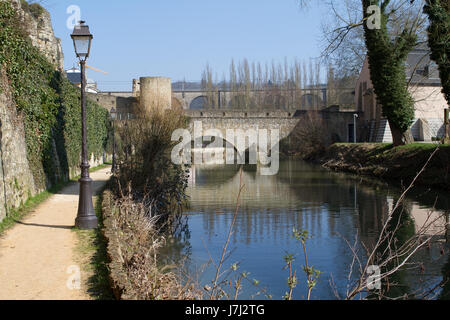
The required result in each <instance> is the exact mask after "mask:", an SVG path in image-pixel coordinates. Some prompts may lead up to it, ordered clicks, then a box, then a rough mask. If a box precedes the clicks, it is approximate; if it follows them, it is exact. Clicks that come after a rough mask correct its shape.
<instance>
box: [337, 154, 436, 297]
mask: <svg viewBox="0 0 450 320" xmlns="http://www.w3.org/2000/svg"><path fill="white" fill-rule="evenodd" d="M438 150H439V148H436V150H434V152H433V153H432V154H431V155H430V157H429V158H428V160H427V162H426V163H425V164H424V166H423V167H422V169H421V170H420V172H418V173H417V175H416V176H415V178H414V179H413V181H412V182H411V183H410V185H409V186H408V187H407V188H406V189H405V190H404V192H403V193H402V194H401V195H400V197H399V199H398V200H397V201H396V203H395V205H394V206H393V208H392V209H391V210H390V211H389V213H388V215H387V217H386V220H385V221H384V223H383V226H382V229H381V231H380V234H379V236H378V238H377V241H376V244H375V245H374V246H373V248H371V249H370V250H368V249H367V248H366V250H367V260H366V262H365V263H363V262H362V261H361V260H360V258H359V253H358V250H357V249H356V243H357V241H356V242H355V244H354V245H353V246H352V245H350V244H349V242H348V241H347V240H345V241H346V243H347V245H348V246H349V248H350V250H351V251H352V254H353V261H352V264H351V267H350V273H349V279H350V278H351V275H352V274H353V269H354V265H355V263H357V264H358V266H359V273H360V276H359V279H358V280H357V281H356V283H355V284H354V285H353V287H352V289H351V290H348V291H347V295H346V299H348V300H352V299H354V298H355V297H356V295H358V294H361V293H369V292H372V293H374V291H373V289H374V288H373V287H372V281H371V279H373V276H372V274H370V272H369V270H370V269H371V268H372V267H373V266H376V268H378V269H379V270H380V273H379V274H378V276H376V281H378V282H379V283H380V284H381V283H382V282H385V283H388V279H389V277H391V276H392V275H393V274H395V273H397V272H398V271H399V270H402V269H404V268H405V267H407V266H410V265H411V262H410V260H411V258H412V257H413V256H414V255H415V254H416V253H417V252H418V251H419V250H420V249H421V248H423V247H425V246H427V245H428V243H429V241H430V240H431V239H432V238H433V237H434V236H436V235H437V234H438V233H439V230H433V227H434V226H436V224H437V223H438V222H439V221H440V219H441V217H439V216H438V217H435V218H432V216H431V212H430V213H429V215H428V216H427V218H426V219H425V221H424V222H423V224H422V225H421V226H419V229H418V230H416V232H415V233H414V235H412V236H410V237H408V238H407V239H404V241H399V240H398V232H399V230H400V229H401V228H403V227H405V225H406V224H408V221H407V219H408V215H407V213H405V212H404V201H405V197H406V195H407V194H408V192H409V191H410V190H411V189H412V188H413V186H414V185H415V182H416V181H417V179H418V178H419V177H420V175H422V174H423V172H424V171H425V170H426V168H427V167H428V165H429V163H430V161H431V160H432V158H433V157H434V156H435V154H436V153H437V152H438ZM405 219H406V220H405ZM430 231H431V232H430ZM378 289H379V291H378V292H377V295H378V296H379V297H385V296H384V292H383V290H382V289H381V288H378Z"/></svg>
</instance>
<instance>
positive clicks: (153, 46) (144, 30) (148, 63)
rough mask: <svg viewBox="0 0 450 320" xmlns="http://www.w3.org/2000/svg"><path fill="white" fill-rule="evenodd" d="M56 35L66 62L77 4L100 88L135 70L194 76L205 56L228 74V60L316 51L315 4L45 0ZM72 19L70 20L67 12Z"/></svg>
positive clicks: (127, 79) (124, 81)
mask: <svg viewBox="0 0 450 320" xmlns="http://www.w3.org/2000/svg"><path fill="white" fill-rule="evenodd" d="M41 2H42V4H43V6H44V7H45V8H46V9H47V10H48V11H49V12H50V15H51V17H52V23H53V28H54V31H55V34H56V36H57V37H59V38H61V40H62V46H63V52H64V56H65V66H66V68H67V69H68V68H72V67H73V66H74V65H75V63H76V62H77V59H76V58H75V54H74V50H73V44H72V40H71V39H70V33H71V32H72V30H70V29H69V28H68V26H67V21H68V20H69V21H70V20H71V17H72V16H73V12H70V13H68V12H67V9H68V8H69V7H70V6H71V5H76V6H78V7H79V8H80V11H81V18H82V20H85V21H86V23H87V24H88V25H89V27H90V30H91V33H92V34H93V35H94V39H93V42H92V49H91V56H90V58H89V60H88V65H90V66H93V67H95V68H98V69H101V70H103V71H106V72H108V75H103V74H102V73H98V72H94V71H89V72H88V77H89V78H92V79H93V80H95V81H97V83H98V86H99V88H100V89H101V90H102V91H113V90H120V91H126V90H131V82H132V79H134V78H136V79H137V78H139V77H141V76H163V77H170V78H172V81H178V80H183V79H186V80H187V81H198V80H200V79H201V74H202V71H203V70H204V68H205V66H206V64H207V63H209V65H210V66H211V67H212V68H213V70H214V71H215V72H217V74H218V78H219V79H221V78H222V75H223V74H224V73H225V74H226V75H228V73H229V65H230V62H231V59H235V61H238V60H241V59H244V58H247V59H248V60H249V61H250V62H252V61H255V62H261V63H266V62H268V63H270V62H271V61H275V62H283V61H284V59H285V58H287V59H288V61H293V60H294V59H298V60H300V61H302V60H305V61H307V60H308V59H309V58H314V57H318V56H319V55H320V39H321V31H320V30H321V28H320V25H321V17H322V15H323V12H321V9H320V8H315V7H312V8H309V9H308V10H306V11H305V10H300V9H299V7H298V2H297V0H278V1H275V0H226V1H223V0H222V1H217V0H190V1H187V0H159V1H155V0H128V1H117V0H113V1H111V0H110V1H107V0H80V1H75V0H44V1H41ZM72 20H73V19H72Z"/></svg>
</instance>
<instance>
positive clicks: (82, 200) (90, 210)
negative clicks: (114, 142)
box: [71, 21, 98, 229]
mask: <svg viewBox="0 0 450 320" xmlns="http://www.w3.org/2000/svg"><path fill="white" fill-rule="evenodd" d="M71 38H72V40H73V45H74V48H75V53H76V55H77V57H78V59H79V60H80V67H81V136H82V142H81V143H82V147H81V166H80V167H81V178H80V180H78V181H79V182H80V197H79V202H78V214H77V218H76V220H75V226H76V227H78V228H80V229H95V228H97V226H98V221H97V216H96V215H95V211H94V206H93V203H92V179H91V178H90V177H89V168H90V165H89V162H88V151H87V150H88V149H87V128H86V59H87V58H88V57H89V52H90V50H91V41H92V38H93V36H92V34H91V33H90V32H89V27H88V26H87V25H86V24H85V22H84V21H80V22H79V24H78V25H77V26H75V28H74V30H73V33H72V34H71Z"/></svg>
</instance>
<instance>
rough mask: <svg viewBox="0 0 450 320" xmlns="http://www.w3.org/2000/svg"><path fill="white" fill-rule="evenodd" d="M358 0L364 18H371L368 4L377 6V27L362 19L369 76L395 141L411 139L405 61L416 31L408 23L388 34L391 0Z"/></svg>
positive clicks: (411, 116)
mask: <svg viewBox="0 0 450 320" xmlns="http://www.w3.org/2000/svg"><path fill="white" fill-rule="evenodd" d="M361 1H362V8H363V13H364V19H365V20H368V19H370V18H371V14H370V13H368V9H369V7H370V6H372V5H377V6H378V7H379V9H380V18H381V21H380V22H381V23H380V26H379V28H373V27H372V28H371V27H370V26H369V24H368V23H364V36H365V41H366V47H367V56H368V59H369V65H370V77H371V80H372V83H373V86H374V90H375V94H376V95H377V99H378V102H379V103H380V104H381V106H382V111H383V115H384V116H385V117H386V118H387V119H388V121H389V125H390V127H391V132H392V139H393V142H394V145H396V146H398V145H403V144H407V143H410V142H412V141H413V139H412V136H411V133H410V130H409V128H410V126H411V124H412V121H413V119H414V100H413V98H412V97H411V94H410V93H409V91H408V86H407V82H406V67H405V61H406V58H407V56H408V53H409V52H410V51H411V49H412V48H413V47H414V46H415V45H416V43H417V35H416V34H415V33H414V32H412V28H407V27H405V28H404V29H403V31H402V32H401V33H400V34H399V35H397V36H394V37H392V36H391V35H390V33H389V30H388V26H387V23H388V18H389V13H388V12H387V10H386V9H387V6H388V5H389V3H390V0H361Z"/></svg>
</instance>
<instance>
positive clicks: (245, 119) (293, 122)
mask: <svg viewBox="0 0 450 320" xmlns="http://www.w3.org/2000/svg"><path fill="white" fill-rule="evenodd" d="M185 114H186V116H188V117H189V118H190V126H189V131H190V132H191V134H193V133H194V132H193V131H194V123H195V122H196V121H200V122H201V123H202V128H203V130H204V131H205V130H209V129H216V130H220V131H221V132H222V134H223V135H224V137H225V134H226V131H227V130H228V129H230V130H242V131H244V132H246V131H248V130H255V131H256V132H258V130H262V129H266V130H268V131H270V130H279V140H280V141H281V140H283V139H284V138H287V137H288V136H289V135H290V134H291V133H292V131H293V130H294V128H295V127H296V126H297V124H298V123H299V121H300V119H301V112H299V111H297V112H295V113H294V112H287V111H272V112H269V111H268V112H262V111H260V112H254V111H253V112H245V111H219V110H213V111H207V110H185ZM278 142H279V141H278Z"/></svg>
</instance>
